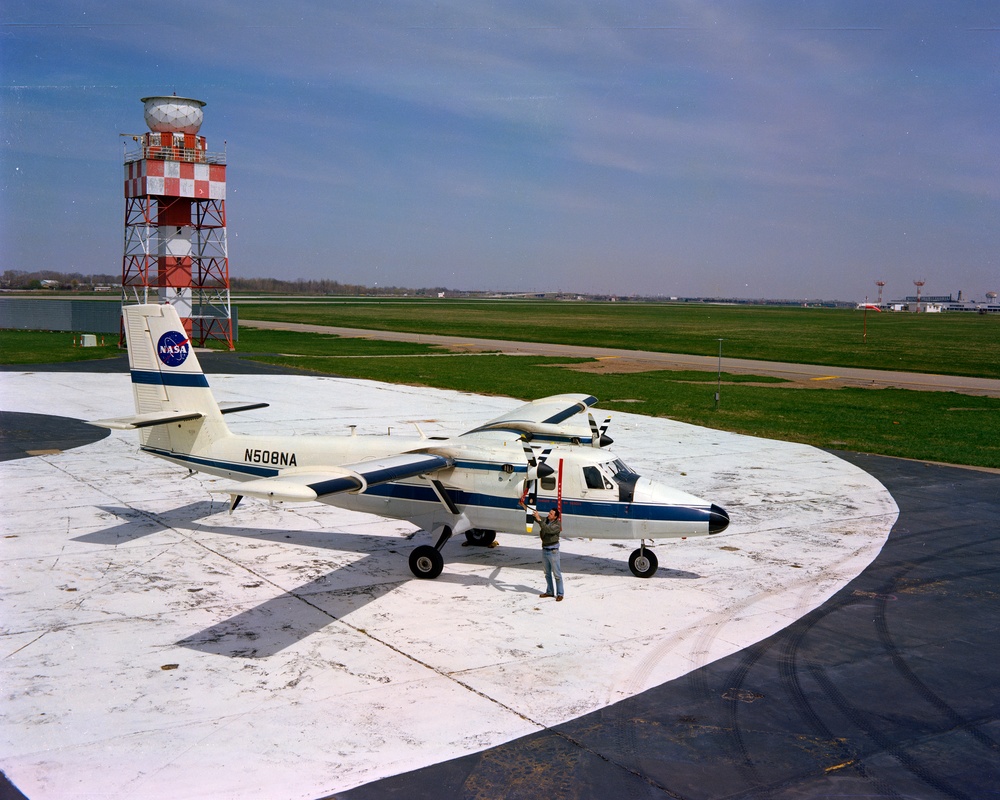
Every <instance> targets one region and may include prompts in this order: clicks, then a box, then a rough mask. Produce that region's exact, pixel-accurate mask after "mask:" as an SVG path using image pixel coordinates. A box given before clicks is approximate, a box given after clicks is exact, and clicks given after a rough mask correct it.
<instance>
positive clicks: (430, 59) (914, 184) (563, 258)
mask: <svg viewBox="0 0 1000 800" xmlns="http://www.w3.org/2000/svg"><path fill="white" fill-rule="evenodd" d="M0 36H2V39H0V79H2V85H3V91H2V94H0V102H2V108H0V114H2V117H0V119H2V141H0V170H2V172H0V226H2V227H0V270H2V269H25V270H34V269H45V268H48V269H56V270H59V271H80V272H85V273H86V272H106V273H112V274H114V273H119V272H120V270H121V248H122V215H123V209H124V201H123V198H122V178H121V176H122V143H121V139H120V138H119V136H118V134H119V133H141V132H144V131H145V130H146V128H145V124H144V122H143V117H142V104H141V103H140V102H139V99H140V98H141V97H145V96H147V95H156V94H171V93H173V92H176V93H177V94H178V95H181V96H187V97H194V98H197V99H200V100H203V101H205V102H206V103H207V105H206V107H205V123H204V125H203V127H202V129H201V133H202V135H204V136H206V137H208V144H209V148H210V149H211V150H222V149H223V148H225V149H226V150H227V153H228V161H229V168H228V199H227V213H228V218H229V256H230V267H231V271H232V274H233V275H237V276H274V277H286V278H293V279H294V278H300V277H301V278H331V279H335V280H340V281H343V282H347V283H362V284H366V285H374V284H378V285H382V286H385V285H399V286H407V287H414V288H416V287H424V286H448V287H451V288H455V289H502V290H519V291H527V290H537V291H543V290H562V291H579V292H607V293H616V294H624V295H627V294H632V293H642V294H665V295H685V296H687V295H722V296H740V297H750V298H754V297H787V298H826V299H847V300H860V299H863V298H864V297H865V296H866V295H867V296H871V297H874V296H875V293H876V291H877V289H876V287H875V283H874V282H875V280H877V279H881V280H884V281H886V284H887V285H886V289H885V293H886V296H887V297H901V296H903V295H907V294H912V293H913V292H914V287H913V280H914V279H917V278H921V279H924V280H926V285H925V287H924V290H923V291H924V293H925V294H949V293H953V294H957V292H958V291H959V290H963V291H964V293H965V296H966V297H972V298H976V297H982V295H983V294H984V293H985V292H987V291H991V290H992V291H997V290H1000V255H998V253H1000V102H998V101H1000V90H998V87H1000V5H998V4H996V3H987V2H978V3H976V2H961V1H957V2H947V3H941V2H931V1H930V0H891V1H889V2H872V1H871V0H866V1H865V2H837V1H836V0H827V1H826V2H819V1H816V2H794V3H792V2H788V1H787V0H757V1H756V2H754V0H739V1H738V2H737V1H735V0H733V1H731V2H700V1H696V0H675V1H671V0H663V1H661V2H643V1H642V0H627V1H626V0H622V2H600V3H596V2H546V1H545V0H541V1H539V0H532V2H516V1H515V2H503V1H502V0H498V1H496V2H477V0H467V1H463V2H457V0H456V2H393V3H380V2H371V1H370V0H369V1H368V2H328V3H320V2H304V1H303V0H283V2H281V3H274V2H259V1H258V0H241V2H225V1H223V2H211V0H199V2H191V1H190V0H176V1H175V2H170V3H146V2H139V3H128V4H126V3H86V4H81V3H70V2H54V1H51V0H29V1H28V2H23V1H22V0H7V1H6V2H5V3H4V4H3V5H2V6H0Z"/></svg>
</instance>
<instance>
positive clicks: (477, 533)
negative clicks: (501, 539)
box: [465, 528, 497, 547]
mask: <svg viewBox="0 0 1000 800" xmlns="http://www.w3.org/2000/svg"><path fill="white" fill-rule="evenodd" d="M496 540H497V534H496V531H488V530H486V529H485V528H473V529H472V530H471V531H466V532H465V541H467V542H468V543H469V544H474V545H476V546H477V547H489V546H490V545H491V544H493V542H495V541H496Z"/></svg>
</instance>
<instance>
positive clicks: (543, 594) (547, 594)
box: [538, 592, 552, 597]
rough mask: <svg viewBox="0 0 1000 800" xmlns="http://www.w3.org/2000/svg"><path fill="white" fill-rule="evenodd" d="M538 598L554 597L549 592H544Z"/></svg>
mask: <svg viewBox="0 0 1000 800" xmlns="http://www.w3.org/2000/svg"><path fill="white" fill-rule="evenodd" d="M538 596H539V597H552V595H550V594H549V593H548V592H543V593H542V594H540V595H538Z"/></svg>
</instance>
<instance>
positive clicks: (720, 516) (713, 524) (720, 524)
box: [708, 503, 729, 534]
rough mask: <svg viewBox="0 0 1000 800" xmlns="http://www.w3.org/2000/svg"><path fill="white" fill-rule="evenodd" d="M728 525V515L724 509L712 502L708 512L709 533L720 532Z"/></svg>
mask: <svg viewBox="0 0 1000 800" xmlns="http://www.w3.org/2000/svg"><path fill="white" fill-rule="evenodd" d="M728 527H729V515H728V514H727V513H726V509H724V508H721V507H719V506H717V505H715V504H714V503H713V504H712V508H711V510H710V511H709V512H708V532H709V534H713V533H722V532H723V531H724V530H725V529H726V528H728Z"/></svg>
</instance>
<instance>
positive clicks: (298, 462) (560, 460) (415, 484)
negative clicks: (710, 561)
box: [144, 432, 721, 539]
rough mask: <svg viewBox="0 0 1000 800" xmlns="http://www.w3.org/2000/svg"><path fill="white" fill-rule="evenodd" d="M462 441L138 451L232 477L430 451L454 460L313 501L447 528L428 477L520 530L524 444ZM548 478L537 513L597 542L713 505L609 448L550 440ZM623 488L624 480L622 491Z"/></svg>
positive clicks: (651, 535) (680, 525) (677, 528)
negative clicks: (558, 517) (641, 471)
mask: <svg viewBox="0 0 1000 800" xmlns="http://www.w3.org/2000/svg"><path fill="white" fill-rule="evenodd" d="M490 438H491V441H490V443H489V445H488V446H484V445H483V443H482V441H481V438H480V441H477V442H476V443H474V444H472V443H469V444H467V443H465V442H464V441H463V439H462V437H460V436H459V437H455V438H451V439H445V440H436V439H427V438H419V437H407V436H353V435H352V436H247V435H235V434H230V435H228V436H222V437H219V438H218V439H216V440H215V441H212V442H211V443H209V444H208V446H207V447H204V448H196V449H195V451H194V452H191V453H179V452H171V451H169V450H165V449H160V448H156V447H151V446H149V445H147V446H146V447H144V449H145V450H146V451H147V452H150V453H152V454H154V455H157V456H160V457H162V458H165V459H167V460H169V461H172V462H174V463H176V464H180V465H182V466H185V467H188V468H190V469H194V470H197V471H201V472H206V473H209V474H212V475H217V476H219V477H224V478H230V479H234V480H237V481H248V480H254V479H257V478H266V477H273V476H278V475H279V474H281V473H282V472H283V471H285V470H302V469H303V468H309V467H319V466H323V465H328V464H337V463H353V462H358V461H364V460H366V459H375V458H380V457H385V456H391V455H396V454H399V453H407V452H414V451H420V452H425V451H429V452H433V453H436V454H441V455H445V456H447V457H449V458H450V459H451V460H452V461H453V462H454V466H453V467H451V468H448V469H445V470H441V471H439V472H437V473H435V474H434V475H433V476H429V477H417V478H407V479H404V480H399V481H392V482H389V483H383V484H379V485H377V486H369V487H367V488H366V489H365V490H364V491H363V492H360V493H353V492H351V493H341V494H334V495H329V496H324V497H321V498H319V499H320V501H321V502H324V503H328V504H330V505H335V506H339V507H341V508H347V509H351V510H355V511H361V512H365V513H370V514H377V515H380V516H383V517H390V518H394V519H405V520H409V521H410V522H412V523H414V524H415V525H417V526H419V527H421V528H424V529H427V530H431V529H433V528H434V527H435V526H436V525H438V524H452V523H453V521H454V520H453V519H452V517H453V515H451V514H449V513H448V511H447V509H446V508H445V507H444V505H443V504H442V500H441V498H440V497H439V495H438V492H436V491H435V488H434V486H433V485H432V481H436V482H438V483H439V486H440V487H443V489H444V491H445V492H446V493H447V495H448V497H449V498H450V499H451V501H452V502H453V503H454V505H455V506H457V507H458V508H459V509H460V510H461V512H462V514H464V515H465V516H466V517H467V518H468V522H469V524H470V525H471V526H472V527H473V528H477V529H483V530H489V531H502V532H508V533H525V524H524V523H525V512H524V510H523V509H522V508H521V506H520V505H519V503H520V501H521V500H522V497H523V495H524V490H525V477H526V474H527V463H526V460H525V457H524V453H523V449H522V444H521V442H520V440H519V439H518V438H517V437H516V436H514V435H512V434H509V433H502V432H497V433H495V434H492V435H491V437H490ZM547 463H548V464H549V466H551V467H552V469H553V472H554V474H553V475H551V476H549V477H548V478H545V479H541V480H539V481H538V486H537V497H538V510H539V512H540V513H541V514H542V515H544V514H545V513H546V511H547V510H548V509H550V508H554V507H556V505H557V504H558V505H559V506H560V507H561V510H562V513H563V531H564V535H565V536H570V537H585V538H602V539H662V538H674V537H686V536H699V535H707V534H708V533H710V532H713V531H712V530H711V525H712V514H713V513H718V512H719V511H721V510H718V509H716V507H714V506H712V505H711V504H710V503H708V502H707V501H705V500H702V499H700V498H698V497H695V496H693V495H690V494H688V493H686V492H683V491H680V490H677V489H672V488H670V487H667V486H664V485H662V484H659V483H656V482H654V481H651V480H649V479H648V478H642V477H639V476H638V475H635V473H631V471H628V472H625V473H622V472H618V473H617V475H616V470H618V466H617V465H620V466H621V467H622V468H624V465H623V464H622V462H621V461H620V460H617V459H616V458H615V456H614V455H612V454H611V453H608V452H607V451H605V450H601V449H598V448H593V447H589V446H581V445H560V446H554V447H552V449H551V452H550V453H549V454H548V455H547ZM623 484H625V486H624V489H623Z"/></svg>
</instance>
